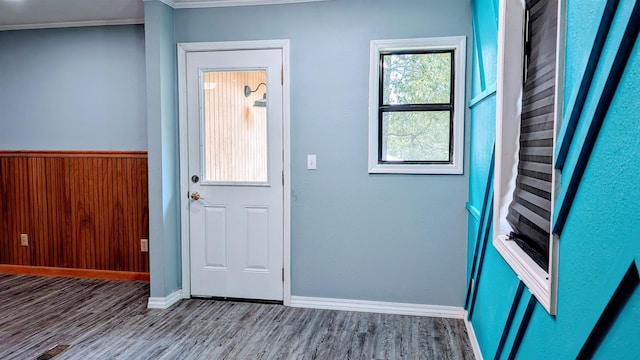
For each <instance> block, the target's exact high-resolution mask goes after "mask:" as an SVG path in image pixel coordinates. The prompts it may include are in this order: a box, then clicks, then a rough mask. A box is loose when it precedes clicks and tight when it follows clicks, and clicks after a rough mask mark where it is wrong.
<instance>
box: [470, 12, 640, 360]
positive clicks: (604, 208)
mask: <svg viewBox="0 0 640 360" xmlns="http://www.w3.org/2000/svg"><path fill="white" fill-rule="evenodd" d="M614 3H615V2H613V1H610V2H604V1H599V2H598V1H596V2H593V4H589V5H587V6H585V4H584V2H579V1H577V0H570V1H568V4H567V8H568V11H567V13H568V15H567V26H566V31H567V36H566V37H567V46H566V76H565V94H564V95H565V98H564V103H565V104H566V106H565V113H564V117H563V120H562V126H561V134H560V137H559V142H560V143H562V142H566V143H567V144H569V146H568V151H567V152H566V154H564V155H562V156H564V157H565V158H566V161H564V162H563V163H562V165H561V166H560V170H561V171H562V181H561V183H560V189H559V192H558V193H559V194H558V195H559V196H558V200H557V201H556V210H555V214H554V216H555V218H556V221H555V225H556V230H557V231H558V233H559V235H560V249H559V273H558V284H559V287H558V303H557V315H556V316H550V315H549V314H548V313H547V312H546V310H545V309H544V308H543V307H542V306H541V305H540V304H537V302H536V301H535V299H534V300H531V299H532V296H531V294H530V293H529V291H528V290H526V289H524V291H523V292H522V293H521V294H520V295H519V294H518V287H519V280H518V278H517V277H516V275H515V274H514V273H513V271H512V270H511V268H510V267H509V266H508V265H507V264H506V263H505V262H504V261H503V260H502V258H501V257H500V255H499V254H498V253H497V252H496V250H495V249H494V248H493V247H492V245H491V239H490V237H489V238H488V239H486V238H483V237H482V236H480V237H478V236H477V233H474V232H473V231H472V230H476V231H477V230H478V228H479V227H480V226H479V225H478V223H477V221H475V220H474V219H475V218H476V217H474V216H470V219H471V220H470V226H469V228H470V231H469V247H470V248H473V247H475V243H476V239H478V238H479V239H480V240H481V241H482V240H484V241H488V246H487V248H486V253H485V257H484V261H483V262H481V263H479V264H478V265H479V267H481V273H480V275H479V276H476V277H474V280H475V281H476V282H478V289H477V295H476V299H475V302H474V303H473V305H472V306H470V307H469V311H470V314H471V315H470V320H471V323H472V325H473V328H474V330H475V333H476V336H477V338H478V341H479V344H480V348H481V350H482V353H483V356H484V357H485V358H494V357H497V358H508V357H509V356H511V355H513V356H515V357H516V358H522V359H529V358H531V359H574V358H576V357H578V356H584V357H591V356H593V357H594V358H601V359H611V358H616V359H635V358H637V357H638V354H639V353H640V342H638V333H639V330H640V322H639V321H638V319H640V290H639V289H638V288H639V284H640V281H639V280H638V269H637V264H638V261H639V260H640V239H639V235H638V234H639V233H640V218H639V217H638V216H637V214H638V211H640V188H639V187H638V186H637V184H638V179H640V162H639V161H638V159H640V140H639V139H640V122H639V121H638V120H639V117H638V115H637V107H638V105H640V103H639V101H638V97H637V89H638V87H639V84H640V45H639V44H638V41H637V35H638V19H639V17H640V4H639V3H638V1H620V4H619V5H618V6H617V7H611V8H609V9H610V10H611V11H610V12H609V10H607V12H605V5H606V4H614ZM494 5H495V4H494V3H493V1H491V0H474V1H472V8H473V9H474V33H476V34H478V33H484V32H487V33H488V32H489V31H491V32H495V31H496V26H495V23H496V22H495V18H491V16H489V15H487V14H485V15H480V13H479V9H486V8H488V7H491V6H494ZM607 13H610V14H613V21H612V22H611V26H609V27H604V28H601V29H600V30H598V29H599V24H600V23H601V21H602V19H603V18H606V14H607ZM478 16H481V17H484V16H487V18H486V19H485V20H481V21H477V20H478ZM625 33H626V36H627V37H626V38H625V37H624V36H625ZM599 36H604V37H603V39H606V41H605V42H604V43H603V46H602V49H600V48H599V47H598V46H597V43H598V42H597V41H596V38H597V37H599ZM623 39H625V40H623ZM482 41H483V42H484V41H489V42H491V43H492V45H493V44H495V33H494V36H487V38H486V40H485V39H482ZM594 44H596V46H595V47H594ZM627 44H628V46H627ZM481 45H482V46H477V47H476V48H475V50H476V51H477V52H478V53H477V54H475V55H474V59H480V58H487V59H495V48H494V47H492V46H491V45H489V46H484V44H481ZM487 49H489V50H487ZM593 49H595V51H594V53H595V54H598V55H599V56H595V57H594V59H592V61H591V62H589V55H590V54H591V53H592V51H593ZM625 49H629V50H630V51H629V52H625V51H624V50H625ZM484 52H492V54H484ZM589 64H591V65H593V66H592V67H591V69H593V70H594V71H593V77H592V79H591V80H589V79H588V78H589V76H588V75H589V74H591V70H590V66H591V65H589ZM493 66H494V69H495V64H493ZM475 68H476V67H474V69H475ZM486 68H490V66H485V69H486ZM492 71H494V70H492ZM617 71H619V72H620V78H619V81H617V77H616V74H617ZM485 76H487V77H489V76H490V75H489V74H485ZM588 80H589V81H588ZM474 82H479V76H474ZM581 84H582V85H581ZM581 88H582V89H583V92H584V94H586V102H585V104H584V106H579V101H577V99H579V96H578V94H579V89H581ZM473 89H474V91H476V89H478V90H477V91H480V90H481V88H480V87H479V86H477V85H476V84H474V85H473ZM492 118H495V105H491V106H487V107H486V108H483V109H478V111H474V110H472V115H471V124H472V129H473V124H474V123H476V122H481V121H482V122H485V121H486V122H487V129H489V128H491V127H492V126H493V125H492V124H488V123H490V122H492V121H494V120H493V119H492ZM570 118H574V119H575V120H576V122H575V125H576V130H575V132H572V131H568V130H567V128H568V127H569V123H571V121H570V120H569V119H570ZM600 123H601V126H600V125H599V124H600ZM493 138H494V134H492V133H490V132H489V131H481V130H478V131H474V130H472V139H471V152H472V154H474V153H477V152H482V153H484V154H485V156H490V154H491V151H492V149H491V145H490V144H492V143H493ZM591 139H593V141H591ZM565 155H566V156H565ZM474 158H475V157H472V163H471V166H472V168H471V171H470V177H471V180H470V187H469V189H470V190H469V205H468V207H469V208H477V206H478V205H479V206H480V208H479V209H480V210H478V212H477V213H479V214H482V213H483V209H482V200H478V199H480V198H481V197H483V194H484V186H485V184H486V182H487V177H486V176H487V171H486V169H487V161H486V158H485V157H481V159H480V160H479V161H478V162H477V163H474V162H473V159H474ZM583 165H584V166H583ZM563 211H566V215H567V216H566V222H562V221H558V219H561V218H562V212H563ZM470 213H471V212H470ZM477 217H478V218H479V215H478V216H477ZM474 221H475V223H474ZM472 224H475V226H472ZM489 234H490V232H489ZM471 256H472V257H473V254H471ZM625 275H626V276H625ZM623 279H624V280H623ZM529 303H531V304H532V311H531V313H530V314H527V311H526V308H527V305H528V304H529ZM510 312H511V314H512V319H513V321H512V322H508V321H507V319H508V317H509V313H510ZM529 315H530V316H529ZM502 338H504V341H503V343H502V346H501V339H502ZM520 340H521V341H520Z"/></svg>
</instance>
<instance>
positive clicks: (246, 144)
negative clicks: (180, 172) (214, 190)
mask: <svg viewBox="0 0 640 360" xmlns="http://www.w3.org/2000/svg"><path fill="white" fill-rule="evenodd" d="M266 80H267V75H266V71H265V70H253V71H203V72H202V83H201V92H202V108H201V115H202V116H201V119H202V125H203V129H204V131H203V133H202V136H203V139H202V143H203V145H204V146H202V152H203V156H202V159H203V167H204V171H203V174H205V179H204V182H209V183H219V184H247V185H252V184H254V185H260V184H262V185H264V184H267V183H268V180H269V174H268V162H267V107H265V106H260V105H263V104H264V102H262V104H261V101H259V100H263V99H265V98H266V94H267V88H266V85H265V83H266ZM247 86H248V89H249V90H246V87H247ZM256 101H257V102H256Z"/></svg>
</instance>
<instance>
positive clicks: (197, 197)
mask: <svg viewBox="0 0 640 360" xmlns="http://www.w3.org/2000/svg"><path fill="white" fill-rule="evenodd" d="M191 199H193V200H200V199H204V198H202V197H200V193H199V192H197V191H194V192H192V193H191Z"/></svg>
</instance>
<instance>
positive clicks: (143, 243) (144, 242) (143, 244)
mask: <svg viewBox="0 0 640 360" xmlns="http://www.w3.org/2000/svg"><path fill="white" fill-rule="evenodd" d="M140 251H142V252H149V239H140Z"/></svg>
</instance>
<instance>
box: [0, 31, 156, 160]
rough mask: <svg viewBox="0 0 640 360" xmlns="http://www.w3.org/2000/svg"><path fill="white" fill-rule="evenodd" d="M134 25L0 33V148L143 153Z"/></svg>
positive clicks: (140, 53) (140, 54)
mask: <svg viewBox="0 0 640 360" xmlns="http://www.w3.org/2000/svg"><path fill="white" fill-rule="evenodd" d="M145 85H146V84H145V48H144V27H143V26H142V25H123V26H96V27H86V28H66V29H42V30H26V31H0V149H3V150H146V148H147V128H146V107H145V105H144V104H145Z"/></svg>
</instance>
